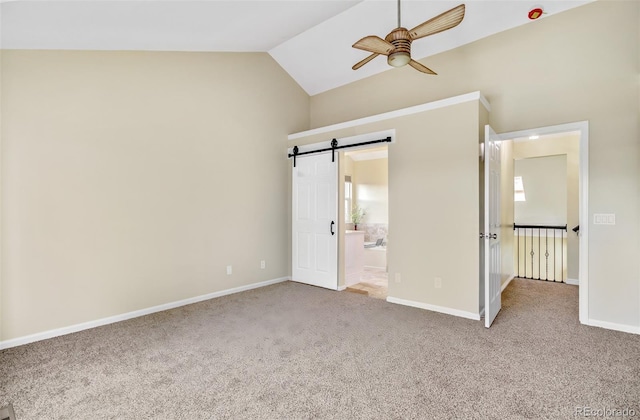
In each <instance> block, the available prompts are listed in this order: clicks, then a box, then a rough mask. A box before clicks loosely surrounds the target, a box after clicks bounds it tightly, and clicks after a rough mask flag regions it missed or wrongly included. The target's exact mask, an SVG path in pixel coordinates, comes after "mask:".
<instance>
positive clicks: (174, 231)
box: [1, 51, 309, 340]
mask: <svg viewBox="0 0 640 420" xmlns="http://www.w3.org/2000/svg"><path fill="white" fill-rule="evenodd" d="M2 58H3V61H2V101H1V106H2V117H3V121H2V122H3V124H2V132H1V133H2V198H3V201H2V208H1V210H2V223H1V227H2V231H3V235H2V259H3V260H4V261H7V262H8V263H7V264H5V265H4V266H3V267H2V312H1V315H2V320H1V325H2V336H1V339H2V340H7V339H12V338H16V337H21V336H25V335H28V334H32V333H38V332H42V331H47V330H50V329H55V328H59V327H65V326H70V325H73V324H77V323H82V322H86V321H92V320H96V319H100V318H103V317H108V316H112V315H118V314H122V313H126V312H129V311H134V310H139V309H143V308H147V307H151V306H154V305H159V304H163V303H167V302H172V301H177V300H180V299H185V298H190V297H194V296H199V295H203V294H207V293H211V292H215V291H220V290H225V289H229V288H232V287H237V286H241V285H247V284H251V283H255V282H260V281H264V280H270V279H275V278H280V277H284V276H287V275H288V273H289V270H290V268H289V265H288V264H287V261H288V255H287V253H286V250H287V248H288V243H289V237H288V236H287V231H288V226H287V219H286V217H285V216H284V215H286V214H287V212H288V211H289V207H290V201H288V200H287V179H288V178H287V177H288V173H289V165H288V161H287V159H286V156H285V150H286V139H287V134H288V133H291V132H295V131H300V130H303V129H306V128H307V127H308V111H309V107H308V106H309V98H308V96H307V95H306V94H305V93H304V92H303V91H302V90H301V89H300V88H299V87H298V85H297V84H296V83H294V82H293V80H292V79H291V78H290V77H289V76H288V75H287V74H286V73H285V72H284V71H283V70H282V69H281V68H280V67H279V66H278V65H277V64H276V63H275V61H273V59H271V57H269V55H267V54H263V53H247V54H231V53H168V52H167V53H165V52H81V51H76V52H69V51H66V52H63V51H3V53H2ZM260 260H266V264H267V266H266V269H264V270H261V269H260ZM228 264H229V265H233V269H234V271H233V275H231V276H227V275H226V273H225V266H226V265H228Z"/></svg>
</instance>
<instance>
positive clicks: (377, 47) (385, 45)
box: [352, 35, 395, 55]
mask: <svg viewBox="0 0 640 420" xmlns="http://www.w3.org/2000/svg"><path fill="white" fill-rule="evenodd" d="M352 47H353V48H357V49H359V50H365V51H369V52H372V53H376V54H382V55H389V53H390V52H391V50H393V49H394V48H395V47H394V46H393V44H392V43H390V42H387V41H385V40H384V39H382V38H380V37H377V36H374V35H369V36H365V37H364V38H362V39H361V40H360V41H358V42H356V43H355V44H353V45H352Z"/></svg>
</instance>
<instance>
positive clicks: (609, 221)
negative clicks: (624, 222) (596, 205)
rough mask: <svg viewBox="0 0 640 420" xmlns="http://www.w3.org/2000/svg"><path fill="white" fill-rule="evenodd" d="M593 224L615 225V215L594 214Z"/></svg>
mask: <svg viewBox="0 0 640 420" xmlns="http://www.w3.org/2000/svg"><path fill="white" fill-rule="evenodd" d="M593 224H594V225H615V224H616V215H615V213H594V215H593Z"/></svg>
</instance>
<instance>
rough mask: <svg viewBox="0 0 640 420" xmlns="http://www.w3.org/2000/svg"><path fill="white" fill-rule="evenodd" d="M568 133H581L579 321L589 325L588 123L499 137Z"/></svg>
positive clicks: (527, 130)
mask: <svg viewBox="0 0 640 420" xmlns="http://www.w3.org/2000/svg"><path fill="white" fill-rule="evenodd" d="M567 132H579V133H580V153H579V155H580V156H579V166H580V168H579V176H578V202H579V203H578V215H579V216H578V217H579V220H580V233H579V235H580V236H579V237H580V239H579V244H580V253H579V256H578V271H579V272H578V283H579V285H578V287H579V291H578V300H579V309H578V313H579V320H580V323H581V324H585V325H589V121H577V122H571V123H566V124H559V125H551V126H546V127H537V128H530V129H526V130H519V131H510V132H505V133H499V136H500V137H502V138H503V139H505V140H512V139H516V138H520V137H530V136H534V135H540V136H544V135H549V134H561V133H567Z"/></svg>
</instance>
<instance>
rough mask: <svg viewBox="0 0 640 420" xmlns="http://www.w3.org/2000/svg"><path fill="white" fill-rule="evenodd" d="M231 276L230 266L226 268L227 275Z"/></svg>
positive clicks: (231, 269)
mask: <svg viewBox="0 0 640 420" xmlns="http://www.w3.org/2000/svg"><path fill="white" fill-rule="evenodd" d="M231 274H233V267H231V266H230V265H228V266H227V275H231Z"/></svg>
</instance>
